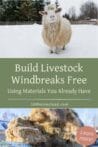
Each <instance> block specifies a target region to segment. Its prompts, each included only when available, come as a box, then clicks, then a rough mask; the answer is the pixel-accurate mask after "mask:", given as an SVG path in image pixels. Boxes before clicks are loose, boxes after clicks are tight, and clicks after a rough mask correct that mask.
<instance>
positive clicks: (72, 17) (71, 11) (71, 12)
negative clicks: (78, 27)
mask: <svg viewBox="0 0 98 147" xmlns="http://www.w3.org/2000/svg"><path fill="white" fill-rule="evenodd" d="M69 17H70V20H73V21H74V20H76V9H75V7H71V8H69Z"/></svg>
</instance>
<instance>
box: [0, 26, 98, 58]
mask: <svg viewBox="0 0 98 147" xmlns="http://www.w3.org/2000/svg"><path fill="white" fill-rule="evenodd" d="M41 30H42V26H41V25H37V24H34V25H19V26H18V25H16V26H0V58H6V57H7V58H9V57H10V58H11V57H12V58H14V57H16V58H17V57H22V58H24V57H25V58H37V57H38V58H83V57H87V58H90V57H91V58H95V57H98V26H96V25H72V30H73V34H72V38H71V42H70V43H69V45H68V46H67V47H66V50H65V51H63V52H62V53H60V54H58V55H56V54H50V53H49V52H48V47H47V46H46V45H45V44H44V42H43V40H42V37H41Z"/></svg>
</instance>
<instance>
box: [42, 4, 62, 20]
mask: <svg viewBox="0 0 98 147" xmlns="http://www.w3.org/2000/svg"><path fill="white" fill-rule="evenodd" d="M60 12H61V8H57V7H56V5H55V4H50V5H46V6H45V8H44V11H40V12H39V13H40V14H41V15H42V16H43V17H44V19H45V21H46V22H47V23H54V22H57V20H58V18H59V17H60Z"/></svg>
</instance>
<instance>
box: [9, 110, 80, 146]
mask: <svg viewBox="0 0 98 147" xmlns="http://www.w3.org/2000/svg"><path fill="white" fill-rule="evenodd" d="M82 125H83V124H82V122H81V120H80V119H79V117H78V115H77V114H76V113H75V112H74V111H73V110H71V109H38V108H36V109H32V112H31V113H30V114H29V116H28V117H24V118H21V117H18V118H15V119H14V120H11V121H10V123H9V124H8V129H7V130H6V140H7V141H10V142H22V143H28V144H34V145H35V144H40V143H42V142H48V143H49V140H50V137H51V135H52V136H54V137H57V138H58V139H61V140H64V141H66V140H69V141H70V142H77V141H76V138H75V135H76V132H77V129H78V128H79V127H81V126H82ZM72 136H74V137H72Z"/></svg>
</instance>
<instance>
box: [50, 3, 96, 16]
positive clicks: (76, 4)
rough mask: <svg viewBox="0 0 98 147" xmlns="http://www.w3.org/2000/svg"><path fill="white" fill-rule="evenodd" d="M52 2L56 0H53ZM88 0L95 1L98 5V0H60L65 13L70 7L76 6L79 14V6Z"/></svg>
mask: <svg viewBox="0 0 98 147" xmlns="http://www.w3.org/2000/svg"><path fill="white" fill-rule="evenodd" d="M51 1H52V2H53V1H55V0H51ZM86 1H93V2H95V3H96V4H97V5H98V0H59V3H60V5H61V7H62V8H63V11H62V12H63V13H65V12H68V10H69V8H70V7H72V6H75V7H76V12H77V14H78V13H79V8H80V6H81V4H83V3H84V2H86Z"/></svg>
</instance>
